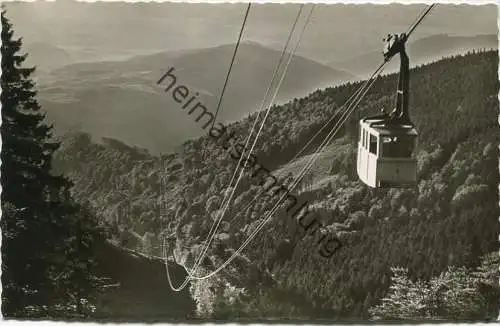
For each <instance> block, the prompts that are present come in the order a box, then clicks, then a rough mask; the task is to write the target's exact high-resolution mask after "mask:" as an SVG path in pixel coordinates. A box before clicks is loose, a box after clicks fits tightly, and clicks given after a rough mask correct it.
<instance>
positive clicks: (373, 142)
mask: <svg viewBox="0 0 500 326" xmlns="http://www.w3.org/2000/svg"><path fill="white" fill-rule="evenodd" d="M370 153H372V154H375V155H377V136H375V135H372V134H370Z"/></svg>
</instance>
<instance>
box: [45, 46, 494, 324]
mask: <svg viewBox="0 0 500 326" xmlns="http://www.w3.org/2000/svg"><path fill="white" fill-rule="evenodd" d="M497 66H498V54H497V52H493V51H488V52H479V53H474V52H471V53H468V54H466V55H463V56H455V57H450V58H446V59H443V60H440V61H438V62H435V63H432V64H428V65H425V66H420V67H417V68H415V69H413V70H412V74H411V92H412V93H411V98H410V107H411V114H412V118H413V120H414V122H415V124H416V126H417V129H418V131H419V135H420V136H419V141H418V147H417V154H418V174H419V180H420V181H419V184H418V189H390V190H373V189H369V188H367V187H366V186H365V185H363V184H362V183H361V182H360V181H359V180H358V179H357V176H356V171H355V153H356V142H357V134H358V131H357V121H358V119H359V118H360V117H362V116H364V115H368V114H373V113H376V112H378V111H379V110H380V108H382V107H385V108H386V109H390V108H391V105H393V101H394V94H395V88H396V81H397V75H394V74H393V75H388V76H383V77H381V78H380V79H379V80H378V81H377V82H376V83H375V85H374V87H373V89H372V90H371V91H370V92H369V93H368V96H367V97H366V98H365V100H363V102H362V103H361V104H360V108H359V111H357V113H355V114H354V115H353V116H352V117H351V118H350V120H349V121H348V123H347V124H346V126H345V128H343V130H342V132H341V134H340V135H339V136H338V137H337V138H336V139H335V140H334V142H333V143H332V145H331V146H329V147H328V148H327V150H325V152H324V153H323V154H322V155H321V157H320V158H319V160H318V162H317V163H316V164H315V167H314V168H313V169H312V171H311V173H310V174H309V175H308V176H306V178H304V180H303V182H302V183H301V184H300V186H299V188H298V190H296V191H295V192H294V193H295V194H296V195H297V196H298V197H299V198H300V199H301V200H308V201H309V203H310V204H311V206H313V207H314V208H315V210H316V211H318V212H319V213H320V215H321V217H322V223H323V225H326V226H327V228H328V230H329V231H331V232H333V233H335V234H337V235H338V236H339V237H340V238H341V239H342V241H343V243H344V246H343V248H342V250H340V251H339V252H338V253H336V254H335V255H334V256H333V257H332V258H330V259H324V258H322V257H320V256H319V255H318V254H317V252H316V249H315V247H314V246H315V243H316V242H315V240H314V239H313V238H314V237H313V236H304V235H303V234H302V233H301V232H302V231H301V229H300V228H299V227H297V224H296V223H295V222H293V221H292V220H290V218H289V217H288V216H287V214H285V211H284V209H282V210H281V211H280V212H278V214H276V216H275V217H274V218H273V221H272V222H271V223H270V224H269V225H268V227H266V228H265V229H264V230H263V231H262V232H261V233H260V234H259V235H258V236H257V237H256V238H255V239H254V241H253V242H252V244H251V245H250V246H249V247H247V249H245V251H244V252H243V256H242V257H241V259H239V260H237V261H235V262H234V263H233V264H232V265H231V267H229V268H228V269H227V270H226V271H225V272H224V273H221V274H220V275H219V276H217V277H215V278H213V279H210V280H208V281H205V282H199V283H196V284H195V285H193V287H192V289H191V290H192V292H193V294H194V296H195V299H196V300H197V301H198V303H199V307H198V308H199V311H200V313H203V314H205V315H207V314H208V315H209V316H225V317H228V316H248V317H290V318H292V317H294V318H300V317H304V316H315V317H317V318H339V319H352V318H354V319H356V318H363V319H366V318H396V319H397V318H412V319H419V318H434V319H436V318H437V319H439V318H441V319H446V318H465V319H467V318H487V317H490V318H491V317H492V316H494V315H496V313H497V311H496V310H497V309H496V305H495V300H497V299H496V298H497V297H498V286H497V285H496V283H495V281H494V280H495V278H494V277H496V276H494V275H496V274H495V268H496V267H495V266H497V264H498V258H497V257H498V256H497V255H495V254H494V252H495V251H496V250H498V245H497V236H498V231H499V226H498V223H497V217H498V215H499V210H498V190H497V185H498V181H499V177H498V129H497V128H498V125H497V122H496V117H497V112H498V100H497V93H498V82H497V78H496V76H497ZM359 85H360V84H359V83H351V84H346V85H342V86H338V87H335V88H328V89H324V90H317V91H315V92H314V93H311V94H310V95H309V96H307V97H305V98H301V99H294V100H292V101H290V102H289V103H287V104H285V105H282V106H275V107H273V108H272V111H271V114H270V116H269V118H268V121H267V123H266V127H265V128H264V130H263V135H262V136H261V140H260V142H259V144H258V150H257V153H258V155H257V156H258V158H259V162H262V164H263V165H264V166H266V167H267V168H268V169H270V170H273V173H274V175H276V176H279V177H281V178H282V179H283V180H284V181H286V180H288V179H289V178H290V177H291V176H294V175H295V173H296V172H297V171H298V168H300V167H301V166H302V165H303V164H304V160H305V158H306V157H307V154H308V153H307V152H306V153H305V155H304V156H303V157H299V158H298V159H296V160H294V161H293V162H289V161H290V159H292V158H293V157H294V155H295V154H296V153H297V152H298V151H299V150H300V149H301V148H302V146H303V145H304V144H306V143H307V141H308V140H309V138H310V137H311V136H312V135H313V134H314V133H315V132H316V131H317V130H318V129H320V128H321V126H322V125H323V124H324V123H326V122H327V120H328V119H329V118H330V116H331V115H332V114H334V113H335V112H336V110H338V109H339V106H340V105H342V104H343V102H344V101H345V100H346V99H347V98H348V97H349V96H350V94H351V93H352V92H353V91H354V90H355V89H356V88H357V87H358V86H359ZM227 109H230V108H227ZM254 118H255V115H252V116H250V117H249V118H247V119H244V120H242V121H240V122H236V123H233V124H231V125H230V126H229V128H230V129H231V130H233V131H235V132H236V133H237V134H238V135H239V140H238V141H243V140H244V137H245V136H246V133H247V131H248V130H249V128H250V126H251V123H252V122H253V119H254ZM326 129H328V128H326ZM326 132H328V130H326V131H325V134H324V135H326ZM319 138H320V137H319ZM319 138H318V140H317V141H316V142H315V145H314V146H313V147H315V146H317V145H318V144H319V142H320V141H321V140H322V139H319ZM311 151H312V150H310V152H311ZM56 162H57V164H56V165H55V167H56V170H57V171H60V172H62V173H64V174H66V175H68V176H70V177H71V179H72V180H73V181H74V182H75V187H74V188H73V191H74V194H75V196H76V197H77V198H85V200H86V201H87V202H88V204H89V205H90V206H91V207H93V210H94V211H95V212H96V214H97V215H98V216H99V217H100V218H101V219H102V220H105V221H107V223H109V224H111V225H112V227H113V229H114V232H115V241H116V242H117V243H120V244H121V245H123V246H128V247H129V248H132V249H136V250H139V251H141V252H145V253H148V254H154V255H159V254H160V241H159V239H160V235H161V234H162V233H168V234H175V237H176V239H175V240H173V244H172V245H173V246H174V245H175V251H176V253H177V256H178V257H182V260H183V261H184V262H185V263H186V265H187V266H191V265H192V263H193V256H194V254H196V253H197V252H199V249H200V245H201V244H202V243H203V241H204V239H205V237H206V235H207V234H208V231H209V229H210V226H211V222H212V221H213V220H214V218H215V216H216V214H217V213H218V212H220V211H219V208H220V203H221V199H222V197H223V191H224V189H225V188H224V187H225V186H226V185H227V184H228V182H229V179H230V177H231V175H232V173H233V169H234V168H235V164H236V161H235V160H234V159H232V158H231V157H230V155H229V154H228V152H227V151H225V150H224V149H223V147H222V146H221V143H218V142H216V141H214V139H213V138H211V137H208V136H206V137H202V138H198V139H193V140H190V141H187V142H186V143H185V144H184V146H183V148H182V151H181V152H179V153H170V154H165V155H163V156H161V157H154V156H151V155H148V154H147V153H146V152H144V151H142V150H140V149H138V148H133V147H130V146H128V145H126V144H123V143H120V142H118V141H116V140H113V139H104V140H103V141H102V142H100V143H96V142H93V141H92V140H91V138H90V136H88V135H85V134H74V135H72V136H70V137H69V136H68V137H67V138H66V139H65V141H64V142H63V147H62V148H61V149H60V150H59V151H58V153H57V155H56ZM207 162H209V163H207ZM162 178H163V180H165V182H166V186H165V189H163V190H162V189H161V187H160V184H161V179H162ZM260 190H261V188H260V187H259V186H258V184H257V182H256V181H255V180H253V179H251V178H250V176H249V175H246V176H245V177H244V178H243V179H242V181H241V183H240V185H239V187H238V189H237V192H236V194H237V195H236V196H235V199H234V202H233V204H232V205H231V206H230V208H229V210H228V212H227V213H226V215H225V218H224V222H223V223H222V227H221V229H220V230H219V232H218V234H217V236H216V238H215V239H216V241H215V243H214V244H213V245H212V247H211V249H210V250H209V257H210V259H208V260H207V261H206V262H205V264H204V268H205V270H206V271H208V270H211V268H213V266H218V265H219V264H221V263H222V262H223V261H224V260H225V259H226V258H228V257H229V256H230V255H231V254H232V253H233V252H234V250H236V249H237V248H238V247H239V245H240V244H241V243H242V242H243V241H244V240H245V239H246V237H247V236H248V235H249V234H250V232H251V231H252V230H253V228H254V227H255V225H256V224H257V223H258V222H259V221H260V219H261V218H262V217H263V216H264V214H265V213H266V211H268V210H270V209H271V207H272V204H273V202H272V200H271V199H270V198H267V199H266V198H263V197H260V198H259V199H258V200H257V201H256V202H255V203H254V204H253V205H251V206H250V207H247V204H248V203H249V202H250V201H251V200H252V199H253V198H254V197H255V196H257V195H258V193H259V191H260ZM479 270H483V273H482V274H481V273H480V272H479ZM486 270H489V274H488V272H485V271H486ZM461 273H462V274H461ZM478 273H479V274H478ZM202 274H203V273H202ZM464 275H465V276H464ZM473 275H483V276H484V275H489V277H490V279H489V280H486V279H482V278H480V277H479V276H478V277H476V276H474V277H473ZM401 280H403V281H401ZM436 280H441V281H442V282H444V283H446V282H458V283H460V282H462V283H464V282H469V283H470V284H465V283H464V284H463V286H464V287H466V288H467V286H469V285H470V286H472V284H476V285H477V284H480V285H477V286H476V285H474V286H473V289H472V290H470V289H469V288H467V291H469V290H470V291H473V293H474V296H475V297H478V298H483V299H481V300H479V301H478V302H477V303H474V304H475V305H474V306H473V305H472V303H471V304H470V305H469V303H468V302H469V301H468V297H467V295H471V294H470V293H469V292H467V291H466V290H464V291H465V292H464V293H459V292H460V289H459V288H458V287H457V288H456V289H455V288H454V287H450V288H448V290H447V291H448V292H446V291H444V292H443V290H442V289H441V288H440V289H441V290H440V291H437V290H436V286H437V285H435V283H436V282H438V281H436ZM227 282H229V283H230V284H231V286H233V287H234V289H233V291H232V292H231V293H232V294H228V293H227V291H228V290H227V284H226V283H227ZM412 282H413V283H412ZM415 282H416V283H415ZM429 282H430V283H429ZM205 283H209V284H212V285H211V286H212V289H215V290H213V291H212V292H210V291H208V290H206V286H204V285H206V284H205ZM214 284H215V285H214ZM217 284H218V286H216V285H217ZM264 284H265V286H263V285H264ZM395 284H396V285H397V286H405V287H406V288H408V289H409V288H411V287H412V286H413V287H414V288H415V289H416V290H415V291H417V292H416V293H418V291H424V292H425V293H431V294H432V295H431V294H429V295H428V296H429V297H428V299H426V300H428V302H427V301H425V300H424V301H425V302H424V303H418V302H414V304H415V307H413V308H412V305H411V304H410V303H411V301H412V300H413V299H412V298H411V297H405V298H399V299H398V300H399V301H400V302H405V301H404V300H407V301H408V302H410V303H408V304H407V305H406V304H403V306H405V308H404V309H408V310H409V312H405V311H403V310H404V309H403V308H401V309H399V308H397V307H392V306H391V307H389V308H388V307H386V306H387V303H383V302H385V301H383V300H382V299H384V298H385V299H384V300H389V301H391V300H390V299H391V297H390V296H391V295H392V296H397V295H398V293H397V290H394V289H393V288H391V286H393V287H394V286H396V285H395ZM398 284H399V285H398ZM401 284H402V285H401ZM433 284H434V285H433ZM450 284H452V283H450ZM485 284H489V286H487V285H485ZM391 289H392V290H391ZM391 291H393V292H394V291H396V292H394V293H393V292H391ZM408 291H410V290H408ZM426 291H427V292H426ZM433 291H434V292H433ZM436 291H437V292H436ZM450 291H451V292H450ZM454 291H456V292H457V293H458V294H457V293H455V292H454ZM474 291H476V292H474ZM410 292H411V291H410ZM405 293H406V292H405ZM436 293H437V294H436ZM467 293H469V294H467ZM399 295H400V296H402V295H401V294H399ZM453 295H455V296H458V297H459V298H460V299H456V300H455V301H456V302H455V301H453V302H452V301H450V300H447V299H446V298H447V297H446V296H453ZM461 295H463V298H462V297H461ZM231 296H233V299H232V300H229V299H227V298H228V297H231ZM417 297H418V296H417ZM224 298H226V299H224ZM235 298H237V299H235ZM224 300H226V301H224ZM398 300H392V301H391V302H393V301H398ZM415 300H416V299H415ZM436 300H438V302H448V303H449V304H450V305H452V307H448V306H446V305H444V304H440V303H436ZM439 300H441V301H439ZM228 302H233V304H229V303H228ZM234 302H239V306H235V305H236V303H234ZM450 302H452V303H450ZM422 305H423V308H422V307H421V306H422ZM467 307H468V308H467ZM472 307H475V308H472ZM466 308H467V309H466ZM391 309H392V310H391ZM412 309H414V310H412ZM457 309H458V310H457ZM456 311H460V312H461V313H460V314H456V313H454V312H456Z"/></svg>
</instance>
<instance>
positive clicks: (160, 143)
mask: <svg viewBox="0 0 500 326" xmlns="http://www.w3.org/2000/svg"><path fill="white" fill-rule="evenodd" d="M233 49H234V45H225V46H219V47H214V48H208V49H200V50H196V51H194V50H192V51H180V52H179V51H178V52H175V51H174V52H163V53H159V54H155V55H145V56H138V57H135V58H133V59H130V60H126V61H112V62H111V61H110V62H100V63H80V64H73V65H69V66H66V67H63V68H60V69H56V70H54V71H52V72H51V73H49V74H46V75H42V76H41V77H40V78H39V79H40V99H41V103H42V104H43V106H44V107H46V108H47V110H48V115H47V116H48V118H49V119H50V120H51V121H53V122H54V125H55V126H56V129H57V130H58V131H59V132H60V133H61V132H66V131H69V130H85V131H87V132H90V133H91V134H92V135H93V136H95V137H103V136H105V137H113V138H117V139H121V140H123V141H125V142H127V143H129V144H132V145H137V146H141V147H145V148H148V149H149V150H151V151H153V152H158V151H169V150H171V149H172V147H173V146H174V145H178V144H180V143H181V142H182V141H183V140H185V139H187V138H189V137H193V136H198V135H201V134H202V133H204V132H205V131H203V130H202V129H201V126H200V125H199V124H198V123H196V122H195V121H194V119H193V118H191V117H189V116H188V115H187V113H186V112H184V111H183V110H182V109H181V105H180V104H179V103H177V102H176V101H175V100H173V98H172V93H171V92H167V93H166V92H164V91H163V90H164V88H165V87H167V86H168V85H169V83H170V80H171V79H167V80H166V81H165V82H164V83H165V85H163V86H158V85H156V84H155V83H156V82H157V81H158V80H159V79H160V77H161V76H162V75H163V73H165V72H166V71H167V70H169V69H170V68H174V72H173V74H174V75H175V77H176V78H177V84H183V85H185V86H186V87H188V89H189V91H190V93H192V94H194V93H195V92H199V93H200V96H199V98H200V101H201V103H203V104H204V105H205V106H206V107H207V108H209V110H210V111H212V112H215V111H216V106H217V102H218V100H219V96H220V93H221V90H222V86H223V84H224V78H225V76H226V73H227V70H228V67H229V62H230V59H231V56H232V52H233ZM238 53H239V55H238V57H237V60H236V61H235V65H234V68H233V71H232V73H231V78H230V83H229V84H228V87H227V89H226V93H225V96H224V101H223V102H222V105H223V106H222V107H221V110H220V114H219V116H218V119H219V120H221V121H230V120H238V119H240V118H241V117H243V116H245V115H246V114H247V113H249V112H254V111H256V110H258V109H259V105H260V103H261V101H262V97H263V96H264V93H265V92H266V89H267V87H268V83H269V82H270V80H271V77H272V75H273V71H274V69H275V65H276V64H277V62H278V60H279V58H280V55H281V53H280V52H278V51H275V50H272V49H268V48H265V47H263V46H260V45H257V44H248V43H244V44H241V45H240V49H239V52H238ZM285 59H287V58H286V57H285ZM353 79H355V77H354V76H353V75H351V74H349V73H346V72H344V71H340V70H336V69H333V68H331V67H328V66H325V65H322V64H320V63H317V62H315V61H312V60H309V59H306V58H303V57H300V56H295V57H294V58H293V60H292V61H291V63H290V66H289V68H288V73H287V75H286V77H285V79H284V80H283V84H282V87H281V90H280V92H279V94H278V96H277V98H276V99H277V101H278V102H279V101H284V100H288V99H290V98H293V97H296V96H304V95H306V94H307V93H309V92H311V91H313V90H315V89H317V88H321V87H325V86H328V85H333V84H338V83H341V82H344V81H346V80H353ZM277 80H278V79H276V81H275V83H274V84H273V85H276V84H277ZM266 104H267V103H266ZM139 113H140V114H139Z"/></svg>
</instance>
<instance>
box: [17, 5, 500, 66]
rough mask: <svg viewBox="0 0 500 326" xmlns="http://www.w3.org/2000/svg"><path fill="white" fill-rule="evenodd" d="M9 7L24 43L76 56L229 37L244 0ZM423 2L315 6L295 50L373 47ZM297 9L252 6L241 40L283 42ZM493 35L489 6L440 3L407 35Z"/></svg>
mask: <svg viewBox="0 0 500 326" xmlns="http://www.w3.org/2000/svg"><path fill="white" fill-rule="evenodd" d="M310 6H311V5H308V6H307V7H306V8H305V12H308V10H309V8H310ZM7 8H8V15H9V17H10V18H11V20H12V22H13V23H14V25H15V30H16V33H17V35H19V36H23V38H24V40H25V42H27V43H37V42H38V43H43V44H48V45H52V46H58V47H60V48H62V49H65V50H67V51H69V52H70V53H71V54H72V55H74V56H77V57H78V58H79V59H82V58H83V59H95V58H97V57H102V58H103V59H106V58H109V57H113V56H122V55H129V54H136V53H141V52H144V53H148V52H151V51H171V50H178V49H186V48H202V47H209V46H215V45H220V44H226V43H233V42H235V41H236V39H237V36H238V32H239V28H240V26H241V22H242V19H243V15H244V11H245V8H246V4H244V3H239V4H216V5H214V4H211V5H210V4H186V3H155V2H149V3H135V4H134V3H125V2H120V3H117V2H113V3H109V2H108V3H105V2H100V3H89V2H79V3H77V2H73V1H68V0H64V1H61V0H58V1H56V2H42V1H38V2H32V3H27V2H22V3H9V4H8V5H7ZM423 8H424V6H423V5H401V4H392V5H373V4H368V5H359V4H358V5H352V4H351V5H343V4H331V5H317V6H316V8H315V11H314V13H313V16H312V18H311V22H310V24H309V26H308V28H307V30H306V33H305V34H304V37H303V40H302V42H301V45H300V48H299V49H298V54H301V55H304V56H307V57H309V58H312V59H315V60H317V61H320V62H326V61H332V60H342V59H346V58H348V57H349V56H355V55H357V54H360V53H362V52H367V51H371V50H375V49H378V48H379V47H380V46H381V45H380V44H381V39H382V37H383V36H384V35H386V34H387V33H390V32H403V31H405V30H406V29H407V28H408V26H409V25H410V24H411V23H412V22H413V21H414V19H415V17H416V16H417V15H418V14H419V13H420V12H421V11H422V9H423ZM298 9H299V5H297V4H254V5H253V6H252V9H251V11H250V15H249V18H248V24H247V27H246V30H245V34H244V37H243V39H244V40H252V41H256V42H259V43H261V44H263V45H266V46H270V47H273V48H281V47H282V46H283V44H284V42H285V40H286V37H287V35H288V33H289V30H290V28H291V25H292V23H293V20H294V18H295V15H296V13H297V11H298ZM304 17H305V15H304ZM496 33H497V9H496V6H495V5H493V4H490V5H482V6H477V5H476V6H474V5H447V4H439V5H438V6H437V7H436V8H435V9H434V11H433V12H432V13H431V14H430V15H429V17H428V18H426V19H425V21H424V22H423V23H422V24H421V26H420V27H419V28H418V29H417V30H416V32H415V33H414V35H413V36H412V37H413V39H414V40H415V39H418V38H422V37H425V36H430V35H434V34H450V35H460V36H472V35H478V34H496ZM332 56H334V57H332Z"/></svg>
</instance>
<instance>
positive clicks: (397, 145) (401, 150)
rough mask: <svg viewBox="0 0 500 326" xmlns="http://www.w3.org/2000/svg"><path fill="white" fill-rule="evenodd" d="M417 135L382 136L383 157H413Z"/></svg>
mask: <svg viewBox="0 0 500 326" xmlns="http://www.w3.org/2000/svg"><path fill="white" fill-rule="evenodd" d="M414 149H415V137H414V136H410V135H399V136H382V151H381V157H394V158H401V157H407V158H410V157H412V154H413V151H414Z"/></svg>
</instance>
